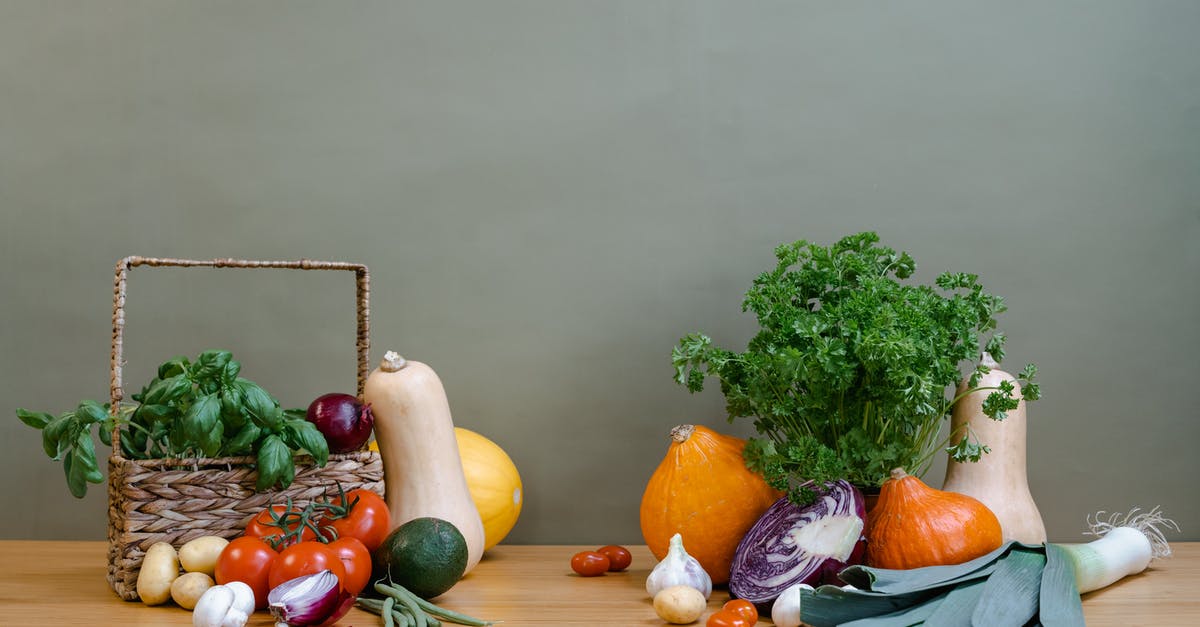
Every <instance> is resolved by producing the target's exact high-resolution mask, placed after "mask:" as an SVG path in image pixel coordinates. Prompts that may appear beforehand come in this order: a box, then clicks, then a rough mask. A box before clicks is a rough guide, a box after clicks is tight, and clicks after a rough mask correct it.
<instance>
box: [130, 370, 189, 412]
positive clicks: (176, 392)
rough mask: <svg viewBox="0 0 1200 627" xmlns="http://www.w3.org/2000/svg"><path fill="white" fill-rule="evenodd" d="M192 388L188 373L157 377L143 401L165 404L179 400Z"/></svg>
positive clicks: (144, 395)
mask: <svg viewBox="0 0 1200 627" xmlns="http://www.w3.org/2000/svg"><path fill="white" fill-rule="evenodd" d="M191 390H192V382H191V381H190V380H188V378H187V375H182V374H177V375H175V376H173V377H168V378H166V379H155V380H154V381H153V382H151V383H150V387H148V388H146V393H145V394H143V395H142V398H143V400H142V402H143V403H146V404H149V405H165V404H167V403H170V402H171V401H177V400H179V399H180V398H181V397H182V396H183V395H184V394H186V393H188V392H190V391H191Z"/></svg>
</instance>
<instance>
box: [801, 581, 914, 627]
mask: <svg viewBox="0 0 1200 627" xmlns="http://www.w3.org/2000/svg"><path fill="white" fill-rule="evenodd" d="M935 596H938V590H921V591H917V592H908V593H904V594H882V593H878V592H867V591H865V590H855V589H846V588H839V587H837V586H821V587H820V588H817V589H816V590H805V589H804V588H801V589H800V620H802V621H804V622H805V623H806V624H808V625H812V626H813V627H826V626H827V625H828V626H830V627H832V626H833V625H841V624H842V623H846V622H849V621H854V620H859V619H862V618H870V617H873V616H880V615H883V614H890V613H892V612H896V611H898V610H903V609H906V608H909V607H912V606H914V605H917V604H919V603H924V602H925V601H928V600H929V599H931V598H933V597H935Z"/></svg>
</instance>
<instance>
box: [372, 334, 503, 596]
mask: <svg viewBox="0 0 1200 627" xmlns="http://www.w3.org/2000/svg"><path fill="white" fill-rule="evenodd" d="M363 401H364V402H366V403H369V404H370V406H371V411H372V412H374V414H375V439H376V441H377V442H378V444H379V456H380V458H381V459H382V461H383V481H384V500H386V501H387V505H388V510H389V511H390V512H391V515H392V529H395V528H397V527H399V526H400V525H403V524H404V523H406V522H408V521H410V520H413V519H415V518H422V517H433V518H440V519H442V520H445V521H448V522H450V523H451V524H453V525H454V526H455V527H456V528H457V529H458V530H459V532H461V533H462V535H463V538H464V539H466V541H467V568H466V572H470V571H471V569H472V568H474V567H475V565H476V564H478V563H479V559H480V558H481V557H482V556H483V547H484V532H483V521H482V519H481V518H480V516H479V510H478V509H476V507H475V502H474V501H473V500H472V499H471V492H470V490H469V488H468V487H467V479H466V475H465V474H464V472H463V464H462V459H461V457H460V456H459V452H458V441H457V439H456V438H455V435H454V421H453V420H452V418H451V416H450V404H449V402H448V401H447V400H446V390H445V388H444V387H442V381H441V379H440V378H438V376H437V373H436V372H434V370H433V369H432V368H430V367H429V366H427V365H425V364H423V363H421V362H419V361H408V360H405V359H404V358H403V357H401V356H400V355H399V354H397V353H396V352H394V351H388V352H387V353H386V354H385V355H384V356H383V361H382V363H380V365H379V367H378V368H376V369H375V370H374V371H373V372H372V373H371V375H370V376H369V377H367V381H366V384H365V386H364V387H363ZM464 574H465V573H464Z"/></svg>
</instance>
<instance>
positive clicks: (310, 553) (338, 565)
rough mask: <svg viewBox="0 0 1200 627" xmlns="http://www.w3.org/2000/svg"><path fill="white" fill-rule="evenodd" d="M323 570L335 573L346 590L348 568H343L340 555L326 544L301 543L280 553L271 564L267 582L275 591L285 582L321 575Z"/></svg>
mask: <svg viewBox="0 0 1200 627" xmlns="http://www.w3.org/2000/svg"><path fill="white" fill-rule="evenodd" d="M323 570H330V571H333V574H334V575H337V578H338V581H339V582H340V583H341V584H342V588H343V589H345V588H346V567H345V566H342V560H341V558H339V557H338V554H337V553H336V552H335V551H334V550H333V549H331V548H329V545H328V544H325V543H324V542H301V543H299V544H293V545H292V546H289V547H287V548H286V549H284V550H283V551H281V552H280V553H279V557H277V558H275V563H274V564H271V571H270V573H268V575H267V582H268V583H269V584H270V585H271V589H272V590H274V589H275V586H278V585H279V584H281V583H283V582H285V581H291V580H292V579H295V578H296V577H302V576H304V575H311V574H313V573H319V572H321V571H323Z"/></svg>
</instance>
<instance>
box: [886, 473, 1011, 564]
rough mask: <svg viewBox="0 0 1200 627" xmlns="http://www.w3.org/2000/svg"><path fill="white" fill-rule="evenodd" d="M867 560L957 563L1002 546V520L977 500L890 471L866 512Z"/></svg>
mask: <svg viewBox="0 0 1200 627" xmlns="http://www.w3.org/2000/svg"><path fill="white" fill-rule="evenodd" d="M864 533H865V535H866V537H867V563H868V564H870V565H871V566H874V567H876V568H892V569H909V568H921V567H924V566H940V565H947V564H961V563H963V562H966V561H968V560H972V559H975V558H976V557H979V556H981V555H985V554H987V553H989V552H991V551H994V550H996V549H997V548H1000V544H1001V542H1002V541H1003V534H1002V532H1001V530H1000V520H999V519H998V518H996V515H995V514H993V513H992V510H990V509H988V507H987V506H986V505H984V504H983V503H981V502H979V501H978V500H977V499H975V498H972V497H970V496H967V495H965V494H958V493H957V492H945V491H942V490H935V489H933V488H931V487H929V486H927V485H925V483H924V482H923V481H921V480H920V479H918V478H916V477H913V476H910V475H909V474H907V473H905V472H904V469H903V468H896V469H895V470H893V471H892V476H891V478H890V479H888V480H887V481H885V482H884V483H883V487H882V488H881V489H880V491H879V501H878V502H877V503H876V504H875V507H874V509H872V510H871V511H870V512H868V513H867V526H866V529H865V532H864Z"/></svg>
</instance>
